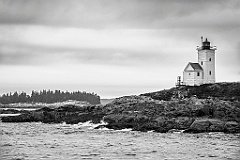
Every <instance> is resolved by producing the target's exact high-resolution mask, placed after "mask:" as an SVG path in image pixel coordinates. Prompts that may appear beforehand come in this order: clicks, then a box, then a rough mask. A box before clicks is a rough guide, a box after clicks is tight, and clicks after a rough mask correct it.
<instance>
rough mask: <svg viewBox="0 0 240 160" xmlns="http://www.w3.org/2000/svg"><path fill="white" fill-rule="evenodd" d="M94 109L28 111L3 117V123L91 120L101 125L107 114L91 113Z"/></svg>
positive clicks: (71, 107)
mask: <svg viewBox="0 0 240 160" xmlns="http://www.w3.org/2000/svg"><path fill="white" fill-rule="evenodd" d="M93 109H94V108H93V107H92V106H89V107H85V108H83V107H82V108H80V107H77V106H72V105H69V106H64V107H59V108H56V109H52V108H48V107H44V108H41V109H38V110H35V111H27V112H25V113H24V114H21V115H19V116H14V117H2V122H43V123H61V122H66V123H70V124H75V123H79V122H86V121H90V120H91V121H92V122H93V123H100V121H101V120H102V117H103V116H104V115H105V114H103V113H102V112H97V111H91V110H93ZM89 111H91V112H89Z"/></svg>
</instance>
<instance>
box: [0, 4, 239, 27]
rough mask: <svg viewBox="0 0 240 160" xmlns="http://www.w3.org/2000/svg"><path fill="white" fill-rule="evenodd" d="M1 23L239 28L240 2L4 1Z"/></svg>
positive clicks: (1, 7) (70, 25)
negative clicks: (237, 19)
mask: <svg viewBox="0 0 240 160" xmlns="http://www.w3.org/2000/svg"><path fill="white" fill-rule="evenodd" d="M0 2H1V5H0V23H1V24H29V25H31V24H35V25H50V26H68V27H81V28H169V27H171V28H176V27H177V28H178V27H183V28H192V27H194V28H199V27H200V28H201V27H220V28H221V27H223V28H226V27H239V24H240V22H239V21H236V18H237V17H239V16H240V11H239V8H240V2H238V1H234V0H229V1H224V0H218V1H216V0H210V1H207V2H205V1H204V2H203V1H191V0H183V1H178V0H171V1H166V0H151V1H144V0H131V1H127V0H120V1H119V0H101V1H98V0H91V1H89V0H81V1H78V0H68V1H65V0H51V1H41V0H35V1H31V0H18V1H12V0H1V1H0Z"/></svg>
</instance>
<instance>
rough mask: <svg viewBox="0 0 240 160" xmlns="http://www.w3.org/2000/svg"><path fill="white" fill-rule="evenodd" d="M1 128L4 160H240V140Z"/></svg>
mask: <svg viewBox="0 0 240 160" xmlns="http://www.w3.org/2000/svg"><path fill="white" fill-rule="evenodd" d="M93 127H94V126H93V125H92V124H91V123H89V122H86V123H79V124H75V125H68V124H64V123H63V124H43V123H2V122H0V159H1V160H39V159H41V160H59V159H64V160H65V159H66V160H68V159H69V160H75V159H76V160H79V159H93V160H95V159H96V160H98V159H99V160H100V159H103V160H118V159H122V160H125V159H126V160H127V159H131V160H135V159H143V160H144V159H146V160H147V159H150V160H162V159H163V160H188V159H191V160H193V159H199V160H240V135H239V134H224V133H201V134H184V133H164V134H163V133H155V132H136V131H131V130H130V129H125V130H121V131H114V130H107V129H104V128H103V129H100V130H96V129H93Z"/></svg>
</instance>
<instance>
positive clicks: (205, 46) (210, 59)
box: [197, 38, 216, 84]
mask: <svg viewBox="0 0 240 160" xmlns="http://www.w3.org/2000/svg"><path fill="white" fill-rule="evenodd" d="M201 39H203V38H201ZM215 50H216V47H215V46H211V43H210V42H209V41H208V40H207V38H206V39H205V41H202V46H201V47H197V51H198V63H199V64H200V66H201V67H202V69H203V84H207V83H215V81H216V79H215Z"/></svg>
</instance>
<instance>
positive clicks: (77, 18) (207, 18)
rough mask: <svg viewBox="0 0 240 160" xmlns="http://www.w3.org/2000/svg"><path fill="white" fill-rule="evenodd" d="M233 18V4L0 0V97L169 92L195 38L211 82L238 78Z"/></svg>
mask: <svg viewBox="0 0 240 160" xmlns="http://www.w3.org/2000/svg"><path fill="white" fill-rule="evenodd" d="M239 17H240V1H239V0H208V1H205V0H198V1H193V0H49V1H47V0H0V94H3V93H7V92H14V91H19V92H21V91H25V92H28V93H29V92H30V91H31V90H42V89H52V90H55V89H60V90H63V91H66V90H68V91H76V90H80V91H87V92H95V93H97V94H98V95H100V96H101V98H112V97H119V96H123V95H132V94H141V93H145V92H151V91H157V90H161V89H164V88H171V87H173V86H174V85H175V82H176V77H177V76H179V75H180V76H182V72H183V69H184V67H185V66H186V65H187V63H188V62H197V51H196V46H198V45H200V37H201V36H203V37H206V38H208V40H209V41H210V42H211V44H212V45H214V46H217V51H216V80H217V82H225V81H230V82H233V81H240V52H239V50H240V38H239V35H240V21H239Z"/></svg>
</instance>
